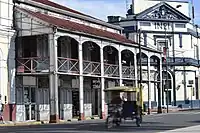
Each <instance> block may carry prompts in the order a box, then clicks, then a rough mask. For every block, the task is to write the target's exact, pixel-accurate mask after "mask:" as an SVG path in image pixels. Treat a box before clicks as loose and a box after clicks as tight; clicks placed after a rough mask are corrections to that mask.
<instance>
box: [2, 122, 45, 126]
mask: <svg viewBox="0 0 200 133" xmlns="http://www.w3.org/2000/svg"><path fill="white" fill-rule="evenodd" d="M41 124H42V122H41V121H35V122H20V123H9V124H7V123H6V124H0V127H8V126H28V125H41Z"/></svg>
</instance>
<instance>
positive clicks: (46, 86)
mask: <svg viewBox="0 0 200 133" xmlns="http://www.w3.org/2000/svg"><path fill="white" fill-rule="evenodd" d="M13 9H14V11H13V12H14V15H13V16H14V17H13V19H14V20H13V22H14V23H13V27H14V29H15V33H16V35H17V37H16V41H15V51H16V75H15V91H14V92H15V94H16V98H15V99H16V100H15V101H14V103H15V110H13V111H12V114H14V116H13V117H12V119H13V120H16V121H26V120H49V121H50V122H57V121H58V119H62V120H71V119H74V118H78V119H81V120H83V119H87V118H92V117H95V116H98V117H101V118H105V116H106V114H107V112H106V108H107V107H106V99H105V96H104V92H103V90H104V88H107V87H111V86H117V85H127V86H130V85H131V86H138V79H139V77H138V70H139V68H138V63H139V62H138V60H139V49H138V47H139V45H138V44H137V43H136V42H135V41H132V40H129V39H127V38H126V37H124V36H123V35H122V30H123V28H121V27H120V26H116V25H113V24H109V23H106V22H104V21H101V20H99V19H97V18H94V17H92V16H88V15H86V14H83V13H80V12H77V11H75V10H73V9H70V8H67V7H64V6H62V5H59V4H56V3H54V2H51V1H48V0H26V1H24V0H15V1H14V8H13ZM141 48H142V51H143V52H144V53H147V54H148V57H149V58H147V59H146V60H145V63H146V64H148V66H150V65H154V66H155V69H154V71H153V74H154V73H156V74H161V75H162V69H161V68H162V67H161V66H162V61H161V60H162V58H161V52H160V51H159V50H155V49H152V48H149V47H146V46H142V47H141ZM150 59H153V62H152V64H151V63H150V61H149V60H150ZM147 61H148V63H147ZM143 73H144V74H145V75H148V79H146V80H145V82H148V83H149V84H150V81H151V79H150V75H151V74H152V72H150V69H147V70H146V71H143ZM161 78H162V76H160V78H157V79H156V80H155V79H153V80H152V82H154V83H155V84H156V85H157V86H158V88H161V86H162V82H160V81H162V79H161ZM159 90H160V89H159ZM12 94H13V95H14V93H12ZM10 119H11V118H10Z"/></svg>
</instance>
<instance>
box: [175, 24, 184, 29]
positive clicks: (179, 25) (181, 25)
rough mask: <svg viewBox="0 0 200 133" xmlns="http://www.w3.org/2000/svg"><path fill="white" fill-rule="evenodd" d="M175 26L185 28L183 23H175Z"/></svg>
mask: <svg viewBox="0 0 200 133" xmlns="http://www.w3.org/2000/svg"><path fill="white" fill-rule="evenodd" d="M175 27H176V28H185V24H175Z"/></svg>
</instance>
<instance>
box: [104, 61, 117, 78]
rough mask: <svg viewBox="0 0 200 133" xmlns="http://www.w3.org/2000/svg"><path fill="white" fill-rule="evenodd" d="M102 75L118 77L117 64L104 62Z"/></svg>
mask: <svg viewBox="0 0 200 133" xmlns="http://www.w3.org/2000/svg"><path fill="white" fill-rule="evenodd" d="M104 76H109V77H118V76H119V65H115V64H106V63H104Z"/></svg>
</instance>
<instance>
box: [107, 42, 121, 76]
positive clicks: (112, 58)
mask: <svg viewBox="0 0 200 133" xmlns="http://www.w3.org/2000/svg"><path fill="white" fill-rule="evenodd" d="M103 56H104V75H106V76H109V77H118V76H119V59H118V50H117V49H116V48H115V47H113V46H105V47H104V48H103Z"/></svg>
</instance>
